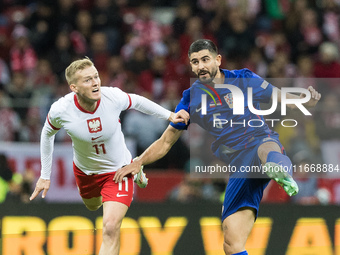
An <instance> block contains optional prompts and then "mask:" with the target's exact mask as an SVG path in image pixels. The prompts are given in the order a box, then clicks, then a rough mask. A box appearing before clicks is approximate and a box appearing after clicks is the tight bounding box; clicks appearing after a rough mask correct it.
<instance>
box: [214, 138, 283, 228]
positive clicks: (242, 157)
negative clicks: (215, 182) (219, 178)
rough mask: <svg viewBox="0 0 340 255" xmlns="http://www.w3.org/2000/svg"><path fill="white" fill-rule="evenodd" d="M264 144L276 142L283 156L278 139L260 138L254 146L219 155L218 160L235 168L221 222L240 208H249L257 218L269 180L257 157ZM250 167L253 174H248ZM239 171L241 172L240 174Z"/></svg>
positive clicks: (227, 190) (226, 195) (229, 182)
mask: <svg viewBox="0 0 340 255" xmlns="http://www.w3.org/2000/svg"><path fill="white" fill-rule="evenodd" d="M266 142H276V143H277V144H278V145H279V146H280V148H281V151H282V153H283V154H285V151H284V149H283V146H282V144H281V143H280V141H279V139H278V137H270V138H269V137H268V136H266V137H262V138H259V142H258V144H257V145H256V146H254V147H251V148H247V149H244V150H240V151H236V152H234V153H231V154H224V155H219V158H220V159H221V160H223V161H224V162H225V163H227V164H229V165H230V166H231V167H233V166H235V167H236V169H237V172H236V173H233V174H232V175H231V176H230V178H229V181H228V185H227V188H226V191H225V197H224V202H223V207H222V222H223V221H224V219H225V218H227V217H228V216H229V215H231V214H233V213H235V212H236V211H238V210H239V209H240V208H242V207H251V208H254V209H255V211H256V215H255V217H256V218H257V215H258V210H259V205H260V202H261V199H262V196H263V191H264V189H265V188H266V187H267V185H268V183H269V181H270V179H269V178H268V177H267V175H266V174H265V173H262V172H261V171H259V172H256V169H261V165H262V164H261V161H260V158H259V157H258V155H257V150H258V147H259V146H260V145H261V144H263V143H266ZM250 167H253V169H255V172H250ZM241 169H242V171H243V172H241Z"/></svg>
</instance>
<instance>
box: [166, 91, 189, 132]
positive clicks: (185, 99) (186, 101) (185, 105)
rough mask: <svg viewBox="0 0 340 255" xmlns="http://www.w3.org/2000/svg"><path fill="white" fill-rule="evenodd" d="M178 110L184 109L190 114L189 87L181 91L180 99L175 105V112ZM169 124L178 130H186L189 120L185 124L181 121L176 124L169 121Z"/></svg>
mask: <svg viewBox="0 0 340 255" xmlns="http://www.w3.org/2000/svg"><path fill="white" fill-rule="evenodd" d="M180 110H185V111H187V112H188V113H189V114H190V89H187V90H185V91H184V92H183V96H182V99H181V101H180V102H179V104H178V105H177V106H176V110H175V112H176V113H177V112H179V111H180ZM170 125H171V126H172V127H174V128H176V129H179V130H186V129H188V126H189V125H190V120H189V122H188V124H187V125H186V124H185V123H181V122H180V123H177V124H175V123H173V122H170Z"/></svg>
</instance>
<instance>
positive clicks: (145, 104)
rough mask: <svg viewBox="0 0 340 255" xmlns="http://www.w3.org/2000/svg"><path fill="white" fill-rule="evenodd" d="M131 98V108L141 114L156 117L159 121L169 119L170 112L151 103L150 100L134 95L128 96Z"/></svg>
mask: <svg viewBox="0 0 340 255" xmlns="http://www.w3.org/2000/svg"><path fill="white" fill-rule="evenodd" d="M129 97H130V98H131V101H132V102H131V108H132V109H136V110H138V111H140V112H142V113H145V114H148V115H152V116H156V117H158V118H160V119H165V120H167V119H169V117H170V114H171V112H170V111H169V110H167V109H165V108H164V107H162V106H160V105H158V104H156V103H155V102H152V101H151V100H149V99H147V98H145V97H142V96H139V95H136V94H129Z"/></svg>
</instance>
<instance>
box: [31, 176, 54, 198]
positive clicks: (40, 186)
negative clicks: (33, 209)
mask: <svg viewBox="0 0 340 255" xmlns="http://www.w3.org/2000/svg"><path fill="white" fill-rule="evenodd" d="M50 185H51V181H50V180H44V179H41V178H39V180H38V181H37V184H36V185H35V189H34V191H33V193H32V195H31V196H30V200H33V199H35V198H36V197H37V196H38V195H39V193H40V192H41V191H42V192H43V193H42V198H45V196H46V193H47V191H48V190H49V188H50Z"/></svg>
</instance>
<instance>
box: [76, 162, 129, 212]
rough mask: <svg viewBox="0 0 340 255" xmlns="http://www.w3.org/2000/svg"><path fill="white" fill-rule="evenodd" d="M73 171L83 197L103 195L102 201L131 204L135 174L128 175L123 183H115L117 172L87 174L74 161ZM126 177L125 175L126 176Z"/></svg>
mask: <svg viewBox="0 0 340 255" xmlns="http://www.w3.org/2000/svg"><path fill="white" fill-rule="evenodd" d="M73 172H74V176H75V179H76V183H77V186H78V189H79V194H80V196H81V197H82V198H85V199H90V198H94V197H100V196H102V202H108V201H115V202H120V203H122V204H125V205H127V206H128V207H129V206H130V205H131V202H132V199H133V189H134V183H133V176H132V175H130V176H128V177H126V179H124V180H123V182H121V183H115V182H114V181H113V177H114V176H115V174H116V172H109V173H104V174H93V175H86V174H85V173H84V172H83V171H81V170H80V169H79V168H78V167H77V166H76V165H75V164H74V162H73ZM124 178H125V177H124Z"/></svg>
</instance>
